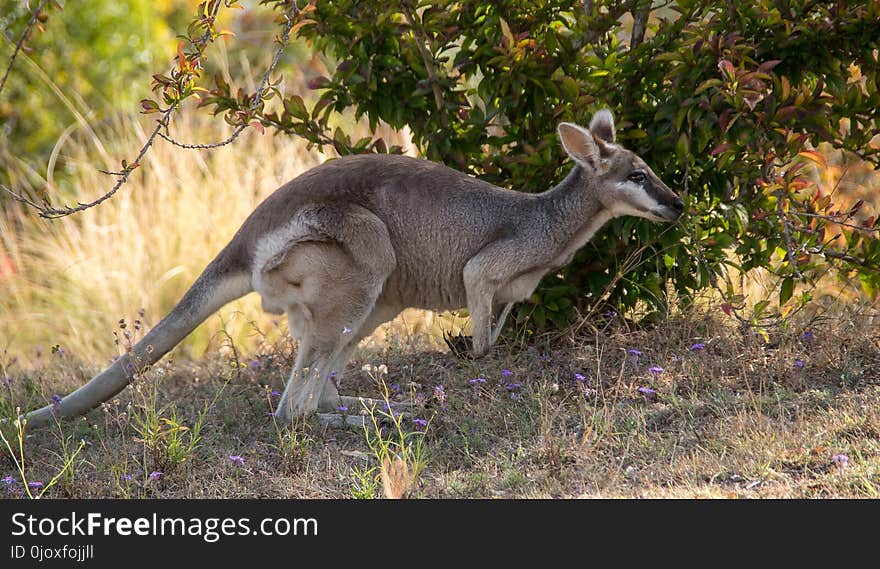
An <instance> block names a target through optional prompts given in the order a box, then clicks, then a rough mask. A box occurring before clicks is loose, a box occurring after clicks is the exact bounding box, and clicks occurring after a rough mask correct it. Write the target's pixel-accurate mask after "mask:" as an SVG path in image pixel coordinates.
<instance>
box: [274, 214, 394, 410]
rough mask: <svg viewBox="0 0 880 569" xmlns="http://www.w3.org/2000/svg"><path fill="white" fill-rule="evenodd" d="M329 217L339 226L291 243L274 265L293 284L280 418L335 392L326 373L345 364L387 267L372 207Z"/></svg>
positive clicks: (381, 229)
mask: <svg viewBox="0 0 880 569" xmlns="http://www.w3.org/2000/svg"><path fill="white" fill-rule="evenodd" d="M334 221H336V222H337V223H334V224H333V225H332V227H333V228H344V229H343V230H337V231H335V234H332V233H331V236H332V239H333V240H332V241H324V242H302V243H297V244H294V245H292V247H293V248H295V249H296V251H290V252H289V253H288V255H287V256H286V258H285V260H284V262H283V263H282V264H281V265H280V266H279V267H278V270H279V271H280V273H281V275H282V276H283V278H284V280H285V281H287V282H289V283H291V286H296V287H297V290H296V291H291V293H290V294H289V295H288V296H287V298H289V299H291V300H293V301H294V302H292V303H291V305H290V306H289V308H288V314H289V316H290V319H291V330H295V333H296V334H298V335H299V336H300V345H301V352H302V353H303V356H302V357H299V356H298V357H297V366H296V367H295V368H294V370H293V373H292V374H291V378H290V381H289V382H288V386H287V388H286V389H285V396H284V400H283V401H282V403H281V404H280V405H279V408H278V412H277V415H278V417H279V418H282V419H287V418H289V417H290V416H302V415H309V414H311V413H313V412H315V411H316V410H317V409H318V405H319V403H320V402H321V400H325V401H326V400H327V399H333V398H334V396H338V395H337V394H336V393H335V388H334V387H333V386H332V382H331V380H330V374H331V373H332V372H333V371H334V370H336V369H341V367H342V366H344V365H345V363H346V361H347V359H348V357H349V356H350V354H351V350H352V349H353V347H351V346H350V344H351V343H352V342H353V341H356V340H355V339H359V338H360V337H362V334H361V332H362V328H363V327H364V325H365V323H367V320H368V318H369V316H370V315H371V314H372V313H373V310H374V308H375V304H376V300H377V299H378V298H379V295H380V294H381V292H382V288H383V286H384V283H385V280H386V279H387V277H388V275H389V274H390V273H391V271H393V269H394V267H395V263H394V255H393V249H392V248H391V243H390V239H389V237H388V233H387V230H386V228H385V226H384V224H383V223H382V222H381V221H380V220H379V219H378V218H376V217H375V216H374V215H373V214H371V213H369V212H367V211H366V210H363V211H352V212H350V213H349V214H348V215H346V216H345V217H344V219H337V220H334ZM325 227H326V226H325ZM328 233H330V232H329V231H328ZM297 319H303V320H305V322H300V321H296V320H297ZM328 384H329V385H328Z"/></svg>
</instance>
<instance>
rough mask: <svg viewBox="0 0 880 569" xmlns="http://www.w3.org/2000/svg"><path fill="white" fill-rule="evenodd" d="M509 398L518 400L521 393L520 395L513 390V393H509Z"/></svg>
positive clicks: (520, 397)
mask: <svg viewBox="0 0 880 569" xmlns="http://www.w3.org/2000/svg"><path fill="white" fill-rule="evenodd" d="M510 398H511V399H513V400H514V401H520V400H521V399H522V395H520V394H519V393H517V392H515V391H514V392H513V393H511V394H510Z"/></svg>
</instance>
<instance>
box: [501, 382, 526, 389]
mask: <svg viewBox="0 0 880 569" xmlns="http://www.w3.org/2000/svg"><path fill="white" fill-rule="evenodd" d="M520 387H522V384H520V383H513V382H509V383H505V384H504V388H505V389H507V391H516V390H517V389H519V388H520Z"/></svg>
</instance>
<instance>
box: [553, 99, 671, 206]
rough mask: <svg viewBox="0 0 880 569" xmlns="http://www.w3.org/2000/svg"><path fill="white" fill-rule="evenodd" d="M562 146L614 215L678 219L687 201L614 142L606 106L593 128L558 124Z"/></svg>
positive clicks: (611, 122) (600, 200)
mask: <svg viewBox="0 0 880 569" xmlns="http://www.w3.org/2000/svg"><path fill="white" fill-rule="evenodd" d="M558 130H559V137H560V138H561V139H562V146H563V148H565V151H566V152H567V153H568V155H569V156H571V157H572V158H573V159H574V161H575V162H576V163H577V164H578V165H579V166H580V167H581V168H584V169H585V170H586V172H587V174H588V178H590V185H591V186H592V187H593V188H594V191H595V195H596V199H598V200H599V202H600V203H601V204H602V206H603V207H605V208H606V209H608V210H609V211H610V212H611V214H612V215H613V216H615V217H617V216H621V215H634V216H637V217H643V218H645V219H650V220H652V221H675V220H676V219H678V217H679V216H680V215H681V213H682V211H684V202H683V201H682V200H681V198H679V197H678V196H677V195H676V194H675V192H673V191H672V190H670V189H669V187H667V186H666V184H664V183H663V182H662V181H661V180H660V178H658V177H657V175H656V174H654V172H653V171H652V170H651V168H650V167H648V165H647V164H645V161H644V160H642V159H641V158H639V157H638V156H636V155H635V154H634V153H633V152H631V151H629V150H627V149H625V148H623V147H622V146H620V145H619V144H617V143H615V136H614V117H613V116H612V115H611V112H610V111H608V110H607V109H603V110H601V111H599V112H598V113H596V114H595V115H593V119H592V120H591V121H590V128H589V129H586V128H583V127H581V126H578V125H576V124H572V123H567V122H564V123H560V124H559V128H558Z"/></svg>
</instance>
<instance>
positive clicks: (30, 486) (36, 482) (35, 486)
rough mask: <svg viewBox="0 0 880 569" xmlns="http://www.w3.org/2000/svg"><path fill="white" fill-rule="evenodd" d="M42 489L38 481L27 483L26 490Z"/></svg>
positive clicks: (41, 484)
mask: <svg viewBox="0 0 880 569" xmlns="http://www.w3.org/2000/svg"><path fill="white" fill-rule="evenodd" d="M42 487H43V483H42V482H40V481H35V482H28V488H34V489H36V488H42Z"/></svg>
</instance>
